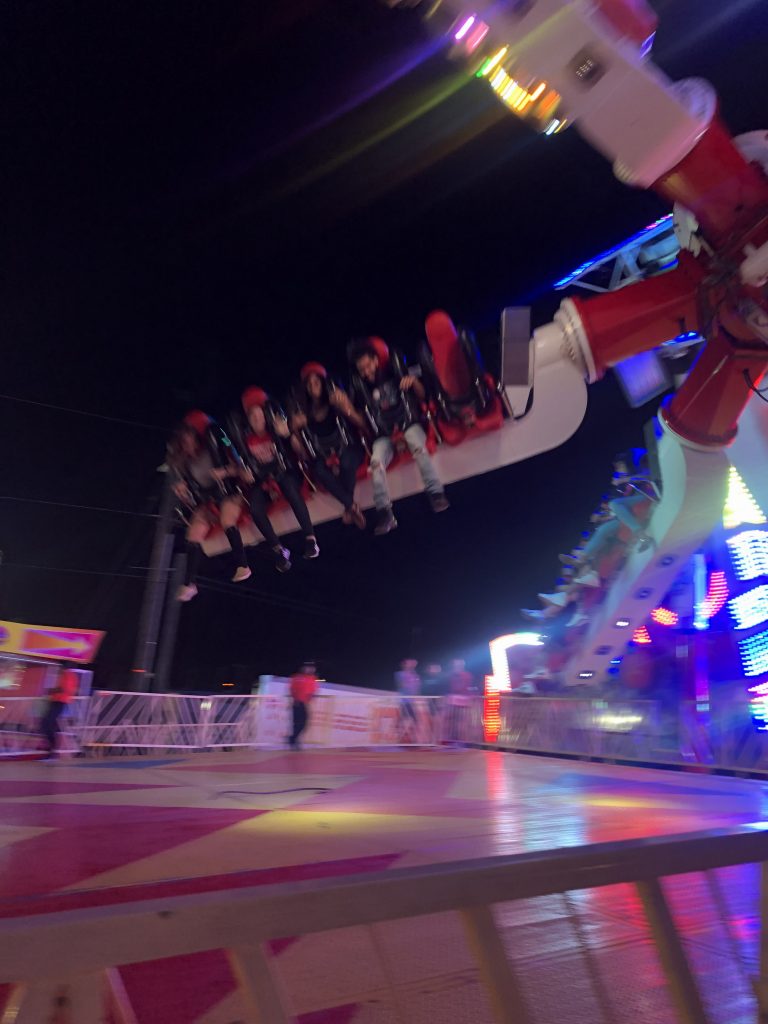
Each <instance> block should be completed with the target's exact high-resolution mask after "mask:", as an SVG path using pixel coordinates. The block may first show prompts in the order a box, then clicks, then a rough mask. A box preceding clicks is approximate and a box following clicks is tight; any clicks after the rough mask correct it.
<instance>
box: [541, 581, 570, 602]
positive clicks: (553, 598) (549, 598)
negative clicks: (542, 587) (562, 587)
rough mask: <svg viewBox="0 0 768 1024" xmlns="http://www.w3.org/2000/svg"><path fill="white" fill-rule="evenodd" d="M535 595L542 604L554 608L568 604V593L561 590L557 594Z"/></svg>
mask: <svg viewBox="0 0 768 1024" xmlns="http://www.w3.org/2000/svg"><path fill="white" fill-rule="evenodd" d="M577 582H578V580H577ZM536 596H537V597H538V599H539V600H540V601H541V603H542V604H545V605H551V606H553V607H555V608H565V606H566V605H567V604H568V595H567V594H566V593H564V592H563V591H560V592H559V593H557V594H537V595H536Z"/></svg>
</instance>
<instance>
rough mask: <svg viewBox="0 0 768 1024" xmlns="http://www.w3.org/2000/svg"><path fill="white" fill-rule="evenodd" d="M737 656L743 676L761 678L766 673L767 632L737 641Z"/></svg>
mask: <svg viewBox="0 0 768 1024" xmlns="http://www.w3.org/2000/svg"><path fill="white" fill-rule="evenodd" d="M739 654H740V655H741V666H742V669H743V671H744V675H745V676H749V677H751V676H761V675H763V674H764V673H765V672H768V630H763V632H762V633H755V635H754V636H749V637H747V638H746V639H745V640H739Z"/></svg>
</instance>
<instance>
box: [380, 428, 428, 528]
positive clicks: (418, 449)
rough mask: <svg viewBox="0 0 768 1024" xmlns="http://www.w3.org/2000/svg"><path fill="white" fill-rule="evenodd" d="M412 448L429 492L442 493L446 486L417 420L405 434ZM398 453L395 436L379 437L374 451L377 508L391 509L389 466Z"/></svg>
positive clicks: (425, 487) (412, 453) (409, 449)
mask: <svg viewBox="0 0 768 1024" xmlns="http://www.w3.org/2000/svg"><path fill="white" fill-rule="evenodd" d="M403 436H404V437H405V443H406V444H407V445H408V451H409V452H410V453H411V455H412V456H413V461H414V462H415V463H416V465H417V466H418V469H419V473H421V479H422V480H423V481H424V490H425V491H426V492H427V494H442V493H443V485H442V483H441V482H440V477H439V476H438V475H437V470H436V469H435V464H434V462H433V461H432V457H431V456H430V454H429V452H428V451H427V435H426V434H425V433H424V428H423V427H422V426H421V424H420V423H414V424H412V425H411V426H410V427H408V429H407V430H406V431H405V434H404V435H403ZM394 455H395V446H394V445H393V444H392V438H391V437H378V438H376V440H375V441H374V442H373V448H372V450H371V480H372V482H373V503H374V505H375V506H376V508H377V509H379V510H380V509H384V508H389V506H390V505H391V504H392V502H391V499H390V497H389V488H388V487H387V466H388V465H389V464H390V462H391V461H392V459H393V458H394Z"/></svg>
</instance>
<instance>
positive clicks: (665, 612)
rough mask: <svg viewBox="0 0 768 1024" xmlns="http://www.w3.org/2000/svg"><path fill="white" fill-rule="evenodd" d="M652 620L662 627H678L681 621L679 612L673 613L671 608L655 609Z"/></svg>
mask: <svg viewBox="0 0 768 1024" xmlns="http://www.w3.org/2000/svg"><path fill="white" fill-rule="evenodd" d="M651 618H652V619H653V621H654V622H657V623H658V624H659V625H660V626H676V625H677V623H678V620H679V616H678V614H677V612H673V611H671V609H669V608H654V609H653V611H652V612H651Z"/></svg>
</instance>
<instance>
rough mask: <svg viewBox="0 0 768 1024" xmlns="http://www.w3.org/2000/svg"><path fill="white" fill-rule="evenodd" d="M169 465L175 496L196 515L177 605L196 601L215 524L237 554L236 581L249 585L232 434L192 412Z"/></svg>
mask: <svg viewBox="0 0 768 1024" xmlns="http://www.w3.org/2000/svg"><path fill="white" fill-rule="evenodd" d="M168 465H169V467H170V470H171V474H172V484H171V486H172V488H173V491H174V494H175V495H176V497H177V498H179V500H180V501H182V502H183V503H184V504H185V505H186V506H187V507H188V508H189V509H191V511H192V515H191V519H190V520H189V525H188V527H187V575H186V578H185V580H184V583H183V585H182V586H181V587H180V588H179V592H178V594H177V595H176V597H177V600H179V601H191V600H192V598H193V597H194V596H195V595H196V594H197V584H196V580H197V574H198V572H199V569H200V559H201V557H202V554H203V548H202V543H203V541H204V540H205V538H206V536H207V534H208V532H209V530H210V528H211V526H212V525H213V523H214V522H215V521H216V519H218V520H219V522H220V523H221V528H222V529H223V531H224V533H225V535H226V538H227V540H228V541H229V546H230V547H231V549H232V555H233V559H234V561H235V572H234V575H233V577H232V581H233V582H234V583H242V582H243V581H244V580H247V579H248V578H249V577H250V575H251V570H250V568H249V567H248V559H247V558H246V556H245V548H244V547H243V538H242V537H241V536H240V531H239V529H238V528H237V523H238V520H239V518H240V513H241V512H242V509H243V499H242V495H241V493H240V489H239V482H240V479H241V477H242V474H243V468H244V467H243V464H242V462H241V461H240V459H239V458H238V457H237V454H236V453H235V452H234V451H233V449H232V444H231V442H230V440H229V438H228V437H227V435H226V434H225V433H224V431H223V430H222V429H221V427H219V426H218V425H217V424H216V423H215V422H214V421H213V420H212V419H211V417H210V416H209V415H208V414H207V413H204V412H200V411H199V410H195V411H194V412H190V413H187V415H186V416H185V417H184V421H183V423H182V424H181V426H180V427H178V428H177V430H176V431H175V433H174V435H173V437H172V438H171V442H170V444H169V446H168Z"/></svg>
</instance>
